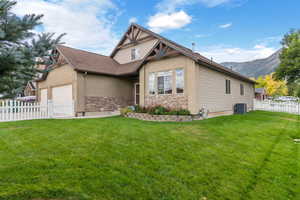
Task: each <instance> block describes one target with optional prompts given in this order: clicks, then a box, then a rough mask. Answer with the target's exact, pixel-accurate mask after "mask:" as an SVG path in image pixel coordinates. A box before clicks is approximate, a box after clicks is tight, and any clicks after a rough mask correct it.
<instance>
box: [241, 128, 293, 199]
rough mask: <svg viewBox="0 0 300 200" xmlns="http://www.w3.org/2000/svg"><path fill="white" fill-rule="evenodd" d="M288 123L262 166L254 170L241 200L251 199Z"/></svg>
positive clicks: (277, 137)
mask: <svg viewBox="0 0 300 200" xmlns="http://www.w3.org/2000/svg"><path fill="white" fill-rule="evenodd" d="M288 124H289V122H287V123H286V125H285V126H284V128H283V129H282V130H281V131H280V133H279V134H278V135H277V136H276V138H275V140H274V142H273V143H272V145H271V147H270V149H269V150H268V151H267V152H266V155H265V156H264V159H263V160H262V162H261V164H260V166H259V167H258V168H257V169H256V170H255V171H254V173H253V175H252V180H251V181H250V182H249V184H248V185H247V187H246V188H245V190H244V191H243V192H242V195H243V196H242V197H241V200H246V199H249V197H250V192H251V191H252V190H254V189H255V187H256V185H257V183H258V181H259V176H260V174H261V173H262V170H263V169H264V167H265V166H266V164H267V162H269V161H270V159H269V158H270V156H271V155H272V153H273V150H274V149H275V148H276V146H277V144H278V143H279V142H280V141H281V139H282V136H283V134H284V131H285V129H286V127H288ZM290 192H291V191H290ZM290 194H291V195H292V196H295V194H294V193H290Z"/></svg>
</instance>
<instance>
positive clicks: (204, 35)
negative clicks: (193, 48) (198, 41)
mask: <svg viewBox="0 0 300 200" xmlns="http://www.w3.org/2000/svg"><path fill="white" fill-rule="evenodd" d="M209 36H211V35H210V34H196V35H195V37H196V38H206V37H209Z"/></svg>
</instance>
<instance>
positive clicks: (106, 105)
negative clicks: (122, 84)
mask: <svg viewBox="0 0 300 200" xmlns="http://www.w3.org/2000/svg"><path fill="white" fill-rule="evenodd" d="M85 104H86V107H85V111H86V112H103V111H115V110H118V109H120V108H123V107H126V106H129V105H132V104H133V101H132V100H129V99H125V98H123V97H91V96H89V97H85Z"/></svg>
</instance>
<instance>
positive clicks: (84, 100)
mask: <svg viewBox="0 0 300 200" xmlns="http://www.w3.org/2000/svg"><path fill="white" fill-rule="evenodd" d="M87 74H88V73H87V72H84V74H83V85H84V87H83V88H84V89H83V91H84V92H83V95H84V98H83V105H84V106H83V107H84V111H83V113H82V115H83V116H85V112H86V98H87V96H86V89H87V88H86V77H87Z"/></svg>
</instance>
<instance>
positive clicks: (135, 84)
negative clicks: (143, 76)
mask: <svg viewBox="0 0 300 200" xmlns="http://www.w3.org/2000/svg"><path fill="white" fill-rule="evenodd" d="M137 85H139V86H140V83H134V105H138V104H137V103H136V86H137ZM140 89H141V88H140ZM138 95H139V97H140V95H141V90H140V92H139V93H138Z"/></svg>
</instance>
